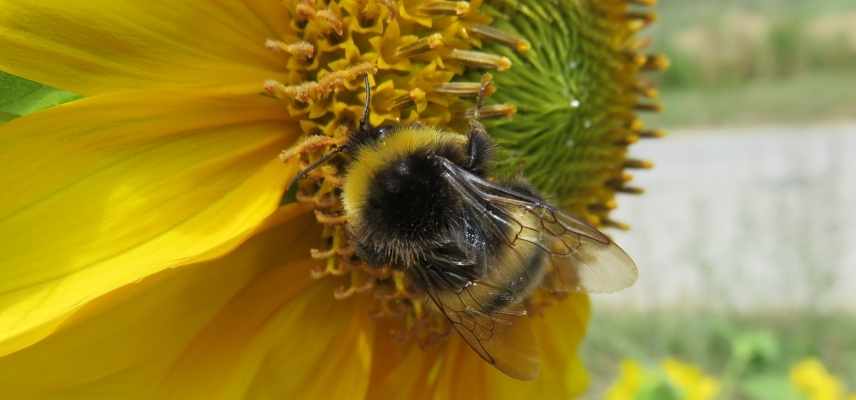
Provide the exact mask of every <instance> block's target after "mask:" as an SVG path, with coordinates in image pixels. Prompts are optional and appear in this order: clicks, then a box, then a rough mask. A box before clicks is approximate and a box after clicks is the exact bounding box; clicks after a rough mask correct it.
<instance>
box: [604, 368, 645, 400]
mask: <svg viewBox="0 0 856 400" xmlns="http://www.w3.org/2000/svg"><path fill="white" fill-rule="evenodd" d="M649 375H650V372H648V371H645V369H644V368H643V367H642V365H640V364H639V363H638V362H637V361H634V360H624V361H622V362H621V369H620V372H619V375H618V380H617V381H616V382H615V383H614V384H613V385H612V386H611V387H610V388H609V390H608V391H607V392H606V395H605V396H604V399H605V400H632V399H634V398H636V395H637V394H638V393H639V392H640V391H641V390H642V385H643V384H645V382H646V381H648V380H650V377H649Z"/></svg>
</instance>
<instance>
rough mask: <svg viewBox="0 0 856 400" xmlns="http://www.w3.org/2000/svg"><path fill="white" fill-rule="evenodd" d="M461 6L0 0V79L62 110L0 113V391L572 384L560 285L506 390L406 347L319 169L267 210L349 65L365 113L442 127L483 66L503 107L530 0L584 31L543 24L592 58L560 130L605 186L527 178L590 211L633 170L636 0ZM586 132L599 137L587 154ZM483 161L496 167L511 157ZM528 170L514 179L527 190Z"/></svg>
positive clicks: (393, 279) (399, 320) (439, 393)
mask: <svg viewBox="0 0 856 400" xmlns="http://www.w3.org/2000/svg"><path fill="white" fill-rule="evenodd" d="M482 3H483V2H482V1H479V0H472V1H470V2H463V1H445V0H429V1H415V0H413V1H411V0H341V1H335V0H329V1H321V0H318V1H316V0H285V1H282V0H244V1H238V0H217V1H213V0H205V1H203V0H182V1H166V0H150V1H132V0H88V1H80V2H73V3H72V4H69V3H68V2H64V1H58V0H41V1H38V2H32V1H25V0H0V45H2V48H3V49H4V50H3V53H4V54H3V57H2V58H0V70H3V71H6V72H9V73H12V74H15V75H18V76H21V77H24V78H27V79H31V80H33V81H37V82H41V83H44V84H47V85H51V86H54V87H57V88H61V89H63V90H68V91H71V92H74V93H78V94H80V95H82V96H84V97H83V98H82V99H80V100H76V101H73V102H70V103H66V104H64V105H61V106H57V107H54V108H51V109H49V110H46V111H42V112H38V113H34V114H31V115H28V116H26V117H23V118H19V119H16V120H13V121H11V122H8V123H5V124H3V125H0V160H2V165H3V166H4V168H3V172H2V173H0V186H2V187H3V189H4V190H5V193H6V194H5V195H4V196H2V197H0V237H2V239H3V244H2V252H0V388H2V391H3V393H4V395H5V396H6V397H7V398H123V399H129V398H146V399H149V398H182V399H186V398H197V397H204V398H274V397H276V398H371V399H375V398H519V397H521V396H524V395H525V396H541V397H543V398H566V397H572V396H575V395H577V394H579V393H581V392H582V391H583V390H584V388H585V385H586V380H587V378H586V374H585V371H584V369H583V367H582V364H581V361H580V360H579V357H578V356H577V347H578V345H579V342H580V341H581V339H582V337H583V335H584V332H585V326H586V323H587V320H588V314H589V306H588V300H587V298H586V297H585V296H584V295H573V296H570V297H569V298H567V299H549V298H545V299H542V301H541V303H543V304H542V306H543V307H541V308H540V310H539V316H538V317H537V318H535V321H534V323H535V325H536V330H537V336H538V339H539V345H540V347H541V350H542V354H543V358H544V367H543V372H542V375H541V377H540V378H539V379H538V380H536V381H533V382H519V381H515V380H512V379H510V378H508V377H505V376H504V375H502V374H500V373H499V372H497V371H495V370H493V369H492V368H491V367H490V366H488V365H486V364H485V363H484V362H482V361H481V360H480V359H479V358H478V357H477V356H476V355H474V353H473V352H472V351H471V350H470V349H469V348H467V347H466V345H464V344H463V343H462V342H461V341H460V340H458V339H457V338H456V337H454V336H452V337H449V338H448V339H443V340H439V341H437V343H433V344H428V345H426V343H424V341H422V340H414V339H413V338H412V337H411V336H414V335H413V334H412V333H413V332H420V331H421V332H423V333H424V332H428V333H430V332H432V330H433V329H435V328H432V327H428V328H424V329H421V328H419V327H420V326H422V325H426V320H425V318H424V317H423V316H422V314H421V313H420V312H419V307H418V306H416V304H418V302H416V301H415V300H414V299H413V298H410V297H408V296H409V295H408V293H409V292H408V290H407V287H406V285H404V284H403V283H402V282H401V280H400V279H399V278H400V276H399V275H398V274H396V273H395V271H387V273H386V274H381V275H377V276H376V275H372V274H369V273H368V272H367V271H365V270H364V268H362V267H361V265H360V264H359V261H358V260H353V257H350V254H349V253H348V251H349V243H348V239H347V237H346V235H345V234H344V232H345V231H344V228H343V226H344V225H343V224H344V223H345V222H346V221H341V220H340V219H337V207H340V205H339V204H338V199H337V198H336V196H335V193H336V188H337V184H340V182H338V181H337V177H338V176H339V171H336V170H335V168H332V167H330V168H325V169H322V170H321V171H320V173H319V174H317V175H316V176H314V177H313V179H312V180H310V182H308V183H305V184H302V185H301V188H300V190H299V191H298V192H297V193H296V195H295V198H294V199H291V200H289V199H287V198H285V199H284V196H283V194H284V192H285V191H286V185H287V183H288V182H289V181H290V180H291V179H292V177H293V176H294V175H295V173H296V171H297V170H298V169H299V168H301V166H304V165H306V163H308V162H311V161H312V160H314V159H316V158H317V157H318V156H319V155H320V154H323V153H324V152H325V151H326V150H327V149H328V146H330V143H335V141H336V140H341V138H343V137H345V135H347V134H348V131H349V129H350V128H351V127H352V126H353V124H354V123H355V121H356V119H357V116H358V115H359V111H360V108H361V104H362V100H363V98H362V97H361V92H360V91H359V90H358V89H359V87H360V85H361V79H362V77H363V76H365V75H370V76H371V80H372V82H373V86H374V91H375V96H374V100H373V102H372V104H371V108H372V121H371V122H372V123H374V124H378V123H381V122H384V121H387V122H397V123H413V122H420V123H424V124H430V125H437V126H449V127H455V126H461V124H462V123H463V121H465V120H466V112H467V110H468V109H470V108H471V107H472V101H471V97H472V96H474V95H475V94H476V92H477V90H478V81H475V80H473V79H472V78H471V76H472V74H474V73H479V74H480V73H483V72H484V71H485V70H491V71H493V72H494V73H495V74H496V75H497V77H498V79H497V84H496V85H494V87H493V88H492V90H491V91H496V93H497V95H498V97H497V98H498V99H499V100H498V101H495V102H494V104H490V105H487V106H485V108H486V109H485V110H484V112H483V115H488V116H490V115H493V116H496V117H503V116H510V115H511V114H512V113H513V112H514V110H515V107H518V106H520V107H523V105H524V103H525V101H526V99H523V98H521V97H519V96H523V94H522V93H520V92H517V94H516V95H512V96H510V97H502V96H500V95H501V94H502V93H503V92H502V87H503V82H504V81H503V80H504V79H509V81H508V82H511V83H513V82H517V83H518V86H519V83H520V82H525V80H526V79H530V77H527V76H526V75H525V74H523V73H522V72H524V71H526V69H525V68H524V69H520V68H519V66H516V65H515V63H518V64H519V65H520V66H526V65H530V64H528V63H538V61H537V60H538V58H537V57H536V56H538V54H532V53H537V52H536V51H533V49H534V50H537V49H539V48H542V47H543V46H544V45H545V42H544V41H551V40H555V39H556V38H559V37H563V35H564V34H566V33H568V32H560V31H558V30H555V31H550V29H549V28H550V27H549V26H547V25H545V24H546V23H547V20H545V19H544V15H542V14H543V13H544V12H545V7H548V6H549V7H552V8H554V9H557V10H559V11H561V12H563V13H565V12H570V13H572V14H573V15H574V16H575V18H579V20H581V21H586V23H585V24H583V25H580V28H579V29H578V28H577V27H576V25H572V24H565V25H563V26H564V28H563V29H571V31H572V32H575V33H576V34H579V36H578V37H577V38H576V39H573V40H574V41H575V43H579V44H581V45H586V46H595V47H597V48H599V49H600V50H599V51H592V52H582V53H580V54H582V55H583V58H582V59H581V60H580V61H582V62H586V63H587V64H586V67H585V69H586V71H589V72H591V73H593V74H595V75H597V74H600V75H598V76H601V77H603V78H604V79H608V78H610V77H613V78H615V79H616V80H615V82H618V83H613V84H611V86H609V90H610V91H608V92H604V93H615V92H614V91H620V92H622V93H624V94H622V96H620V97H616V99H618V100H615V101H613V102H612V103H608V104H606V103H601V104H598V103H594V104H595V105H597V106H600V105H605V106H608V107H596V106H592V107H590V108H585V109H586V110H588V111H586V112H587V113H590V114H591V116H592V118H595V119H593V120H592V121H594V122H596V123H598V124H599V125H597V127H596V129H588V130H584V129H576V130H573V131H570V132H572V135H571V136H566V137H564V138H563V139H562V140H577V143H580V149H582V150H581V151H582V153H581V154H595V155H597V156H596V157H590V158H587V159H586V160H587V161H585V162H584V163H583V164H581V165H583V166H584V167H583V169H585V168H589V169H591V168H597V167H598V166H600V167H601V169H602V170H603V171H605V172H602V173H599V174H597V175H596V177H595V178H594V179H593V180H592V181H586V180H582V179H578V178H575V180H574V185H571V186H569V185H557V184H555V183H550V181H549V180H548V181H543V182H542V181H541V180H540V178H536V179H533V181H534V182H535V183H536V184H538V185H539V186H541V188H542V189H544V190H545V191H547V192H548V193H549V194H550V195H552V196H556V197H559V198H561V199H562V201H563V204H565V205H566V206H567V207H568V208H571V209H574V208H576V209H577V211H580V210H581V213H582V214H583V215H585V216H587V217H588V218H589V219H591V220H592V221H593V222H596V223H597V222H600V223H606V222H607V221H608V220H607V219H606V218H605V215H606V213H608V210H609V209H610V208H611V206H612V204H613V202H612V195H613V194H614V193H615V191H616V190H619V189H622V188H624V186H623V180H622V179H623V178H622V177H623V175H622V170H623V168H624V167H633V166H640V165H643V164H644V163H641V162H638V161H634V160H627V159H626V158H625V149H626V146H627V145H628V144H629V143H631V142H632V139H633V138H634V137H646V136H655V135H653V134H650V133H646V132H645V131H643V130H642V129H641V127H640V126H639V124H638V123H635V122H634V121H635V118H633V117H632V115H635V114H634V110H635V109H638V108H640V107H641V108H644V106H639V105H638V104H637V103H636V102H635V99H637V98H638V97H645V95H646V93H647V92H646V91H650V89H648V88H647V86H645V85H640V84H639V82H638V81H637V80H636V75H637V74H638V73H639V72H641V71H642V70H644V69H646V68H650V67H651V65H653V64H656V63H652V62H651V61H650V60H648V59H646V57H645V56H640V55H639V54H640V53H639V52H638V51H637V50H638V49H639V48H640V46H638V45H637V44H636V43H632V42H633V41H632V38H633V32H635V30H636V29H638V27H639V26H640V25H644V24H645V23H647V22H648V21H649V20H650V14H647V13H646V12H644V11H639V10H638V9H637V8H636V7H638V6H640V5H646V4H650V2H649V1H642V0H635V1H624V0H620V1H619V0H611V1H580V0H551V1H548V2H540V1H534V0H527V1H523V0H514V1H512V0H507V1H499V0H498V1H495V2H487V4H482ZM515 10H516V11H515ZM518 11H519V12H518ZM546 11H549V10H546ZM551 15H553V16H554V17H555V15H563V14H561V13H560V14H551ZM520 21H529V22H530V23H532V24H540V25H539V26H540V28H539V29H540V31H539V33H538V35H530V33H531V32H528V31H526V30H523V29H518V28H519V27H520V26H526V22H520ZM515 24H517V25H515ZM520 24H522V25H520ZM497 27H499V28H497ZM566 39H567V38H566ZM497 46H500V47H497ZM539 46H540V47H539ZM501 49H503V50H501ZM504 49H507V50H504ZM527 53H529V54H527ZM532 57H536V58H532ZM541 57H542V59H543V57H552V55H551V53H544V54H543V55H541ZM532 65H535V64H532ZM537 65H541V66H546V68H551V66H553V64H549V63H547V64H544V63H541V64H537ZM562 65H564V64H562ZM553 67H554V66H553ZM554 72H556V73H568V71H554ZM504 74H506V75H505V77H503V76H504ZM468 79H469V80H468ZM568 82H571V81H568ZM574 82H576V81H574ZM511 83H510V84H511ZM576 84H579V83H575V85H576ZM548 88H549V87H548ZM589 89H590V90H592V91H595V90H598V89H597V88H596V87H592V88H589ZM623 90H626V91H627V92H626V93H625V92H624V91H623ZM628 93H629V94H628ZM515 96H517V97H515ZM597 98H598V99H599V100H598V101H606V102H609V96H601V97H597ZM517 102H519V104H518V103H517ZM586 104H588V103H586ZM586 107H588V106H586ZM600 110H605V111H600ZM544 112H547V111H545V110H544V109H541V108H538V107H535V108H532V109H526V108H521V114H520V115H521V119H519V120H518V121H522V122H521V123H520V124H519V125H513V124H514V123H513V122H509V124H505V125H502V126H503V127H504V128H503V129H506V130H505V131H503V132H506V134H503V135H505V136H503V137H505V138H506V139H505V140H506V142H508V140H509V139H508V138H509V137H510V136H508V135H507V132H513V131H514V130H515V129H525V128H526V126H527V124H529V125H531V124H533V116H534V117H535V118H536V119H537V114H538V113H544ZM549 112H550V113H555V110H550V111H549ZM560 114H561V113H560ZM551 115H555V114H551ZM564 115H566V116H567V115H569V114H564ZM575 118H576V117H575ZM604 118H606V119H609V120H610V121H618V122H617V123H610V124H606V123H603V124H601V121H603V120H604ZM512 121H514V120H512ZM498 124H502V123H498ZM581 126H583V125H581ZM590 127H591V126H590ZM551 135H553V136H550V135H547V136H545V137H552V138H554V139H555V140H558V139H557V136H556V135H557V133H555V132H554V133H552V134H551ZM577 135H582V136H581V137H580V138H577V137H576V136H577ZM317 137H324V138H327V139H325V140H321V141H318V145H317V146H311V148H308V150H306V151H300V152H299V157H291V158H290V161H289V162H287V163H283V161H282V160H281V158H280V157H279V156H280V155H281V153H282V152H283V150H286V149H291V148H293V146H294V144H295V143H298V141H299V140H301V138H317ZM586 138H588V139H586ZM303 140H305V139H303ZM586 143H597V144H598V146H601V147H592V149H593V151H594V153H590V152H586V151H585V149H586ZM604 143H608V146H609V147H608V149H606V147H603V146H606V145H604ZM506 148H507V149H508V150H509V151H513V152H516V153H513V154H516V155H518V156H520V157H523V156H525V155H526V154H527V153H526V152H527V151H532V150H531V148H529V150H521V149H519V148H516V147H515V145H514V143H510V144H507V147H506ZM604 149H606V150H604ZM543 151H549V152H550V153H549V154H554V155H555V154H556V152H555V149H543ZM539 154H541V153H539ZM544 154H547V153H544ZM549 154H547V159H552V160H557V161H556V162H560V163H562V164H563V165H564V164H565V163H567V162H568V161H569V159H568V158H567V157H566V156H560V157H558V156H557V157H552V158H550V157H549ZM570 161H572V160H570ZM604 163H606V164H604ZM546 167H549V163H547V164H545V163H544V162H541V161H539V162H538V163H536V164H534V165H527V166H525V168H526V171H527V173H533V175H535V176H537V175H538V174H537V172H539V171H542V172H543V169H539V168H546ZM616 179H618V180H620V181H621V182H622V184H617V183H616ZM625 191H626V190H625ZM581 193H582V194H581ZM570 196H573V197H574V198H575V199H582V200H575V201H577V203H579V204H583V206H580V207H577V206H573V204H577V203H573V202H571V200H568V199H570V198H571V197H570ZM286 197H287V196H286ZM572 203H573V204H572ZM428 322H429V323H428V325H430V321H428ZM402 327H403V328H402ZM416 336H420V335H416ZM429 336H430V335H429Z"/></svg>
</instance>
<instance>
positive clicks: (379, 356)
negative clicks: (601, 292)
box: [367, 294, 589, 400]
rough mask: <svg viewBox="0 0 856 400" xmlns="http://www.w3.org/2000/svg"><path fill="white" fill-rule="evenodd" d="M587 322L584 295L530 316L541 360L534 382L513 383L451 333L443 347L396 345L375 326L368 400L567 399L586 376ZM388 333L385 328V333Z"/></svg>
mask: <svg viewBox="0 0 856 400" xmlns="http://www.w3.org/2000/svg"><path fill="white" fill-rule="evenodd" d="M588 318H589V301H588V297H587V296H586V295H582V294H577V295H572V296H570V297H569V298H568V299H565V300H564V301H562V302H561V303H559V304H557V305H554V306H552V307H549V308H547V309H546V310H545V311H544V314H543V315H539V316H535V317H533V321H532V322H533V330H534V332H535V335H536V337H537V341H538V344H539V346H540V350H541V351H540V353H541V357H542V367H541V374H540V376H539V377H538V378H536V379H535V380H533V381H520V380H515V379H511V378H509V377H507V376H505V375H503V374H502V373H501V372H499V371H498V370H496V369H495V368H493V367H492V366H490V365H489V364H487V363H486V362H484V361H483V360H482V359H481V358H479V356H478V355H476V353H475V352H474V351H473V350H472V349H470V348H469V346H467V345H466V344H465V343H464V342H463V340H461V339H460V338H459V337H457V336H455V335H454V333H452V336H451V337H450V340H449V342H448V343H446V344H444V345H442V346H429V347H426V348H424V349H423V348H421V347H420V346H416V345H413V344H412V343H407V344H401V343H398V342H397V341H396V340H394V338H393V337H392V336H390V335H388V334H387V335H384V334H383V332H384V331H385V329H384V328H382V327H379V328H378V335H377V336H378V338H377V339H376V341H375V347H376V348H375V360H376V361H375V363H374V369H373V371H372V378H371V386H370V388H369V396H367V398H370V399H396V398H407V399H425V400H429V399H433V400H438V399H449V400H456V399H461V400H466V399H509V400H511V399H568V398H575V397H578V396H580V395H581V394H582V393H583V392H584V391H585V389H586V386H587V383H588V376H587V375H586V371H585V368H584V367H583V365H582V361H581V360H580V357H579V355H578V352H577V351H578V348H579V345H580V342H581V341H582V338H583V336H584V335H585V330H586V324H587V323H588ZM386 330H388V329H386Z"/></svg>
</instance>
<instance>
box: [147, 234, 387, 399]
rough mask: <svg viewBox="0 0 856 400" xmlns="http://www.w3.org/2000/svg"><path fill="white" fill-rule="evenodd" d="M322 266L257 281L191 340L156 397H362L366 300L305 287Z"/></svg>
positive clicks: (326, 287)
mask: <svg viewBox="0 0 856 400" xmlns="http://www.w3.org/2000/svg"><path fill="white" fill-rule="evenodd" d="M315 237H319V236H315ZM317 263H318V261H316V260H310V259H307V260H305V261H304V262H302V263H296V264H294V265H289V266H288V267H287V268H279V269H274V270H270V271H269V272H268V273H267V274H265V275H263V276H260V277H259V278H258V279H257V280H256V281H255V282H254V283H253V284H252V285H250V286H249V287H247V288H246V289H245V290H244V291H243V292H242V293H241V294H240V295H239V296H237V297H236V298H235V300H233V301H232V302H231V304H229V305H228V306H227V307H226V308H225V309H224V310H223V311H222V312H221V313H220V314H219V315H218V316H217V318H216V319H215V320H214V321H213V323H211V324H210V325H209V326H208V327H207V328H206V329H205V331H204V332H202V334H201V335H199V336H198V337H197V338H196V339H194V341H193V344H192V346H191V347H190V348H189V349H188V350H187V351H186V352H185V353H184V354H183V355H182V357H181V359H180V360H179V361H178V362H177V363H176V364H175V365H174V366H173V368H172V373H171V374H170V376H169V377H168V378H167V379H166V381H165V385H164V391H165V392H166V394H165V395H161V396H158V397H159V398H174V399H197V398H198V399H239V398H240V399H296V398H307V399H345V398H353V399H360V398H362V397H363V393H365V390H366V387H367V386H368V382H367V379H366V377H367V376H368V374H369V370H370V366H371V352H370V349H369V347H370V344H369V343H370V341H371V338H372V332H373V329H372V328H373V326H374V325H373V322H372V321H371V320H370V318H371V317H370V316H369V312H368V307H366V305H367V304H369V303H368V302H367V301H365V300H366V299H365V298H351V299H348V300H344V301H338V300H335V299H334V298H333V292H334V286H333V285H331V284H330V283H332V282H330V280H327V281H313V282H311V283H312V284H313V285H312V287H310V288H308V289H305V286H307V285H309V284H310V281H309V268H310V266H311V265H313V264H317ZM301 287H302V288H304V290H301Z"/></svg>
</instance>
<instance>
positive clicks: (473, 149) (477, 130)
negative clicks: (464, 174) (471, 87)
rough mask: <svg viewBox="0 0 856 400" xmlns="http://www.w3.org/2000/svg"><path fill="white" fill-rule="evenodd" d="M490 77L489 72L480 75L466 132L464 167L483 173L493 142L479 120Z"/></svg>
mask: <svg viewBox="0 0 856 400" xmlns="http://www.w3.org/2000/svg"><path fill="white" fill-rule="evenodd" d="M491 79H492V77H491V75H490V74H484V75H482V80H481V87H480V88H479V94H478V97H477V98H476V105H475V109H474V110H473V118H472V119H471V120H470V131H469V133H468V134H467V135H468V136H469V140H468V141H467V158H468V159H467V166H466V169H467V170H468V171H470V172H472V173H475V174H478V175H483V174H484V171H485V167H486V164H487V162H488V160H490V156H491V154H492V153H493V143H492V142H491V141H490V137H489V136H488V134H487V130H486V129H485V127H484V125H482V123H481V122H480V121H479V117H480V116H481V115H480V114H481V113H480V110H481V108H482V104H483V103H484V97H485V91H486V90H487V87H488V86H489V85H490V81H491Z"/></svg>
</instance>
